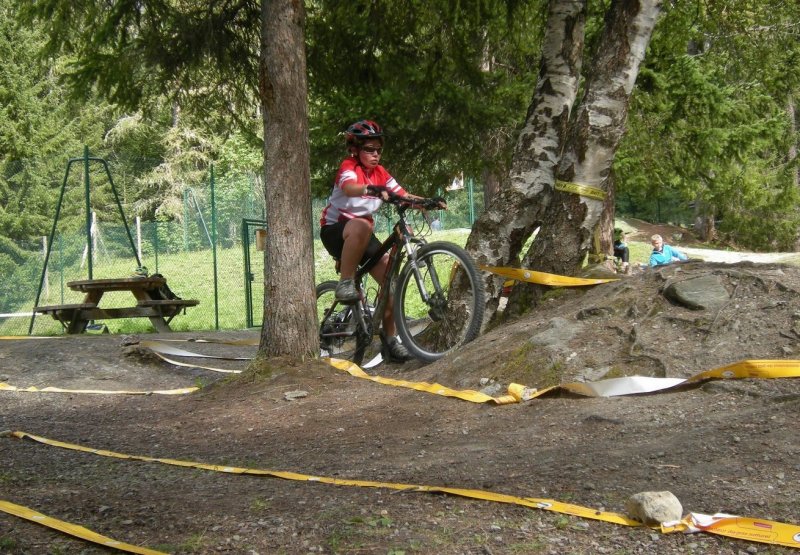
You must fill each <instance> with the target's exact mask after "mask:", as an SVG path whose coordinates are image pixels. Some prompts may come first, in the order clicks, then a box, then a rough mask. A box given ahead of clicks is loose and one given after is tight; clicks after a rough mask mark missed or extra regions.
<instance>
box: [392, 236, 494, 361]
mask: <svg viewBox="0 0 800 555" xmlns="http://www.w3.org/2000/svg"><path fill="white" fill-rule="evenodd" d="M415 258H416V261H412V260H409V261H408V262H407V263H406V265H405V266H404V267H403V269H402V270H401V272H400V275H399V277H398V279H397V290H396V292H395V299H394V320H395V324H396V325H397V333H398V335H399V336H400V339H401V340H402V342H403V345H405V346H406V348H407V349H408V350H409V351H410V352H411V354H412V355H414V356H415V357H416V358H419V359H421V360H424V361H426V362H433V361H435V360H438V359H440V358H442V357H443V356H444V355H446V354H447V353H449V352H450V351H452V350H454V349H456V348H457V347H459V346H461V345H463V344H465V343H468V342H470V341H472V340H473V339H475V338H476V337H477V336H478V334H479V333H480V329H481V323H482V321H483V310H484V293H483V286H482V285H481V282H480V278H479V275H478V270H477V268H476V267H475V263H474V261H473V260H472V257H471V256H470V255H469V254H467V252H466V251H465V250H464V249H462V248H461V247H459V246H458V245H454V244H453V243H447V242H439V241H437V242H433V243H428V244H427V245H423V246H422V247H420V248H419V249H418V250H417V253H416V257H415Z"/></svg>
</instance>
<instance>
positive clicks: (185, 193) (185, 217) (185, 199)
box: [183, 189, 189, 252]
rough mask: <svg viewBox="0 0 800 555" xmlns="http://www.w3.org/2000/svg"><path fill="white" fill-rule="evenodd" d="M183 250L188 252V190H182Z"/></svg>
mask: <svg viewBox="0 0 800 555" xmlns="http://www.w3.org/2000/svg"><path fill="white" fill-rule="evenodd" d="M183 250H184V252H189V189H184V190H183Z"/></svg>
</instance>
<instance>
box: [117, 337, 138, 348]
mask: <svg viewBox="0 0 800 555" xmlns="http://www.w3.org/2000/svg"><path fill="white" fill-rule="evenodd" d="M119 344H120V345H122V346H123V347H127V346H129V345H138V344H139V336H138V335H123V336H122V339H120V342H119Z"/></svg>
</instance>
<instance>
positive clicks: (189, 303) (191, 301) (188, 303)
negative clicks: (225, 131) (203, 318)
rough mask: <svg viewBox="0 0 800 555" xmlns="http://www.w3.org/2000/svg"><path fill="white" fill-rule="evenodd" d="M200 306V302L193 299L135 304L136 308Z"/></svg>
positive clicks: (157, 300) (160, 300)
mask: <svg viewBox="0 0 800 555" xmlns="http://www.w3.org/2000/svg"><path fill="white" fill-rule="evenodd" d="M198 304H200V301H197V300H195V299H152V300H148V301H139V302H138V303H136V305H137V306H166V307H169V306H175V307H181V308H183V307H187V306H197V305H198Z"/></svg>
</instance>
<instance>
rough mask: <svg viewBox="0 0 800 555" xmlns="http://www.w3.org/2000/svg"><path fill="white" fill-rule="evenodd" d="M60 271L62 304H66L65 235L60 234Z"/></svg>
mask: <svg viewBox="0 0 800 555" xmlns="http://www.w3.org/2000/svg"><path fill="white" fill-rule="evenodd" d="M58 262H59V264H58V273H59V275H60V276H61V304H64V236H63V235H61V234H60V233H59V234H58Z"/></svg>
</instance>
